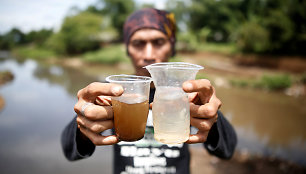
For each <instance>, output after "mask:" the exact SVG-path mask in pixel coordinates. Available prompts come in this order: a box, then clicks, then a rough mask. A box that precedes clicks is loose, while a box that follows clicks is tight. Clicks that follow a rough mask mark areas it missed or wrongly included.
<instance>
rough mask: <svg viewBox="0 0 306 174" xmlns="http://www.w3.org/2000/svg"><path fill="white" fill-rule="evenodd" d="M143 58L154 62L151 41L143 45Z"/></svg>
mask: <svg viewBox="0 0 306 174" xmlns="http://www.w3.org/2000/svg"><path fill="white" fill-rule="evenodd" d="M144 51H145V52H144V59H145V61H147V62H152V63H153V62H154V61H155V56H154V55H155V54H154V48H153V45H152V44H151V43H148V44H147V45H146V47H145V50H144Z"/></svg>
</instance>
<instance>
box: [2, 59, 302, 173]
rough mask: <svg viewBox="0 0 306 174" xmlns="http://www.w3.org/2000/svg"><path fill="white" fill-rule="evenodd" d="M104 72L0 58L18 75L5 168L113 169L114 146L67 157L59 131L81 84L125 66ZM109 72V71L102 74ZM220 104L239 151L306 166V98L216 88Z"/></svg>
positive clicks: (12, 85)
mask: <svg viewBox="0 0 306 174" xmlns="http://www.w3.org/2000/svg"><path fill="white" fill-rule="evenodd" d="M101 69H102V70H103V71H101V72H99V73H100V74H99V75H100V76H99V77H93V76H90V75H87V73H84V72H80V71H77V70H76V69H72V68H67V67H64V66H61V65H55V64H44V63H39V62H36V61H34V60H19V61H18V60H16V59H12V58H10V59H2V60H0V71H3V70H9V71H11V72H12V73H13V74H14V76H15V78H14V80H13V81H12V82H9V83H7V84H6V85H4V86H1V87H0V95H1V96H2V97H3V98H4V99H5V102H6V103H5V107H4V109H3V110H2V111H0V138H1V143H0V161H1V162H0V173H2V174H4V173H31V174H33V173H88V174H90V173H112V147H111V146H105V147H103V148H102V147H99V148H97V149H96V152H95V153H94V154H93V156H92V157H90V158H88V159H86V160H80V161H76V162H68V161H67V160H66V159H65V157H64V155H63V153H62V149H61V146H60V135H61V132H62V130H63V129H64V127H65V126H66V125H67V123H68V122H69V121H70V120H71V119H73V117H74V111H73V107H74V104H75V103H76V101H77V98H76V93H77V91H78V89H80V88H82V87H84V86H86V85H87V84H89V83H90V82H93V81H97V80H99V79H100V80H101V79H103V77H105V76H107V75H109V74H114V73H115V72H116V73H118V74H119V73H126V70H114V68H107V67H105V68H101ZM102 72H104V73H102ZM217 95H218V97H219V98H221V100H222V102H223V106H222V108H221V110H222V112H223V113H224V114H225V116H226V117H227V118H228V119H229V120H230V121H231V123H232V124H233V125H234V127H235V129H236V131H237V134H238V140H239V142H238V150H241V151H248V152H250V153H253V154H261V155H268V156H275V157H279V158H283V159H286V160H290V161H292V162H295V163H298V164H302V165H304V166H306V159H305V156H306V107H305V106H306V99H305V97H301V98H294V97H290V96H286V95H284V94H282V93H271V92H270V93H268V92H264V91H254V90H247V89H237V88H217Z"/></svg>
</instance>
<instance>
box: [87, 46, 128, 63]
mask: <svg viewBox="0 0 306 174" xmlns="http://www.w3.org/2000/svg"><path fill="white" fill-rule="evenodd" d="M82 57H83V58H84V60H85V61H87V62H91V63H102V64H111V65H112V64H116V63H119V62H124V61H128V57H127V56H126V53H125V49H124V48H123V46H122V45H115V46H108V47H105V48H102V49H99V50H97V51H92V52H88V53H85V54H84V55H83V56H82Z"/></svg>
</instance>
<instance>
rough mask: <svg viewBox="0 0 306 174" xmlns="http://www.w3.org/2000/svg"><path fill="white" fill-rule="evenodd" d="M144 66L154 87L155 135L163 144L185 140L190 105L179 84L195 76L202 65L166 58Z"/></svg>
mask: <svg viewBox="0 0 306 174" xmlns="http://www.w3.org/2000/svg"><path fill="white" fill-rule="evenodd" d="M145 68H146V69H147V70H148V71H149V73H150V74H151V76H152V78H153V82H154V85H155V88H156V91H155V95H154V102H153V106H152V112H153V126H154V138H155V139H156V140H157V141H159V142H162V143H165V144H177V143H183V142H185V141H187V140H188V138H189V134H190V111H189V110H190V109H189V102H188V96H187V94H186V93H185V92H184V91H183V89H182V84H183V83H184V82H185V81H187V80H193V79H195V76H196V74H197V72H198V71H199V70H200V69H203V67H202V66H199V65H195V64H190V63H183V62H167V63H155V64H151V65H148V66H146V67H145Z"/></svg>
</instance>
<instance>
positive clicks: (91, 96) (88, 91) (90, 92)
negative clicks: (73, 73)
mask: <svg viewBox="0 0 306 174" xmlns="http://www.w3.org/2000/svg"><path fill="white" fill-rule="evenodd" d="M122 93H123V88H122V86H120V85H117V84H113V83H99V82H93V83H91V84H89V85H88V86H86V87H85V88H83V89H81V90H80V91H79V92H78V98H79V99H80V98H82V99H84V100H85V101H88V102H92V103H93V102H95V100H96V98H97V97H98V96H99V95H106V96H120V95H121V94H122Z"/></svg>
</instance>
